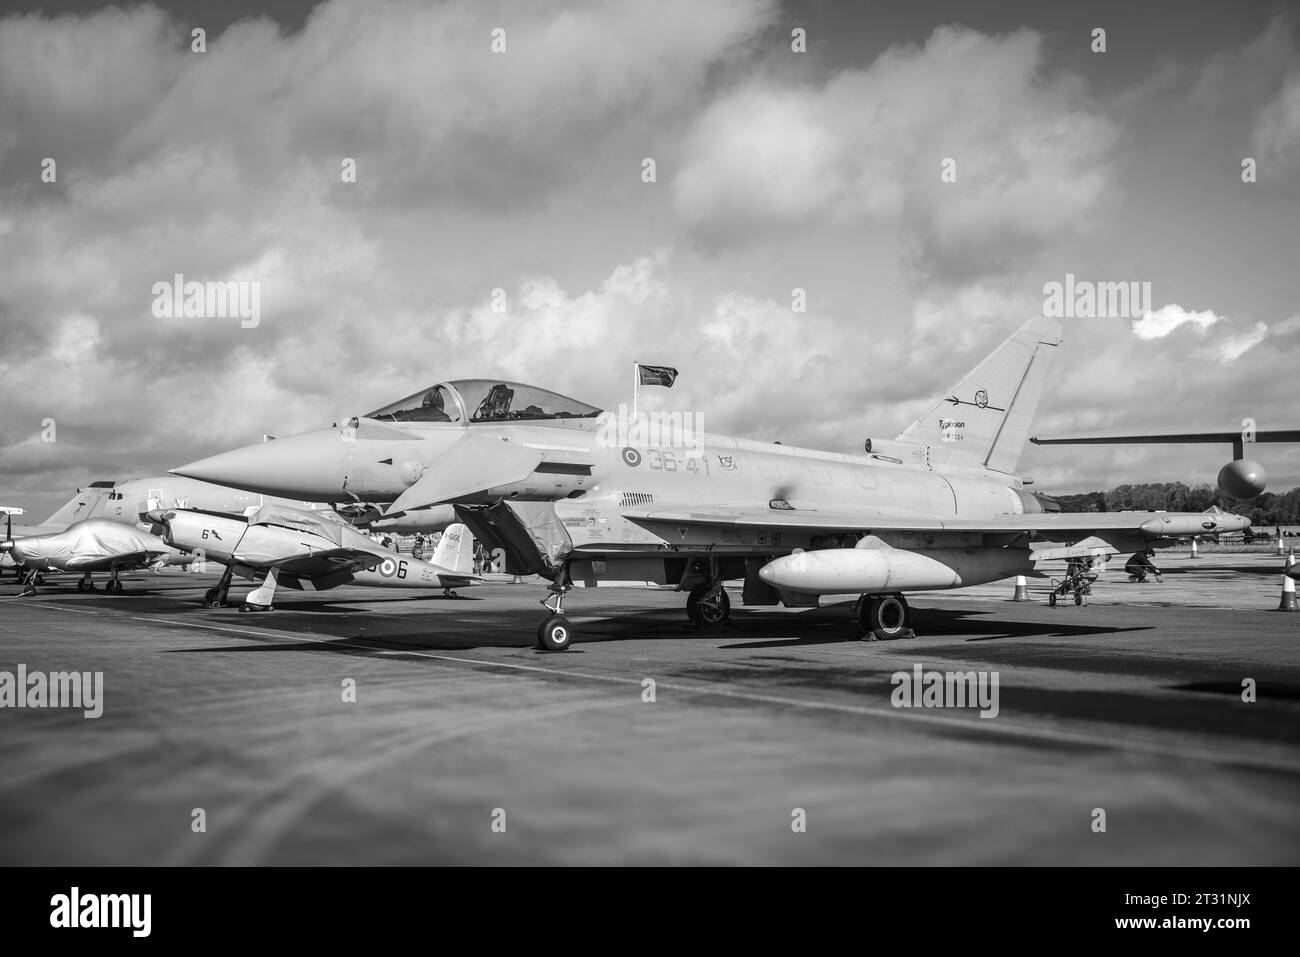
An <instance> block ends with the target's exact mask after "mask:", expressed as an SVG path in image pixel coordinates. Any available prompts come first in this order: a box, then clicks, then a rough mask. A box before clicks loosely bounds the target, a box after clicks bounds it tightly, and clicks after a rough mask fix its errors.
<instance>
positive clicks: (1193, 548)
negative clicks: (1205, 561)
mask: <svg viewBox="0 0 1300 957" xmlns="http://www.w3.org/2000/svg"><path fill="white" fill-rule="evenodd" d="M1192 557H1193V558H1196V557H1197V555H1196V539H1194V538H1193V539H1192Z"/></svg>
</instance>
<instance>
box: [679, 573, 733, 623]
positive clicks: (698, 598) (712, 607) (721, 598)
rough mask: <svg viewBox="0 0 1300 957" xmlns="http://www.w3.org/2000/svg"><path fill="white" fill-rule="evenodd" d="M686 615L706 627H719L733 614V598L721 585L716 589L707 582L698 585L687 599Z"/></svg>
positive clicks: (693, 621)
mask: <svg viewBox="0 0 1300 957" xmlns="http://www.w3.org/2000/svg"><path fill="white" fill-rule="evenodd" d="M686 615H687V617H688V618H690V620H691V622H692V623H694V624H696V625H700V626H702V627H704V628H717V627H718V626H719V625H721V624H724V623H725V622H726V621H727V619H728V618H729V617H730V615H731V599H730V598H728V597H727V590H726V589H725V588H723V587H721V586H720V585H719V586H718V587H717V589H716V591H715V590H714V586H712V585H710V584H708V583H707V582H706V583H705V584H703V585H696V586H695V587H694V588H693V589H691V594H690V596H689V597H687V599H686Z"/></svg>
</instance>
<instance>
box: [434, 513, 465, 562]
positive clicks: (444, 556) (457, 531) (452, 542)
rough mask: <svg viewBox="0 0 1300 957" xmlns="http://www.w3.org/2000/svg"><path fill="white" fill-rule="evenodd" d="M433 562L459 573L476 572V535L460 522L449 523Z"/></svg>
mask: <svg viewBox="0 0 1300 957" xmlns="http://www.w3.org/2000/svg"><path fill="white" fill-rule="evenodd" d="M433 564H435V565H437V566H438V567H439V568H444V569H446V570H448V571H452V572H456V573H457V574H459V575H473V574H474V536H473V535H471V534H470V533H469V529H468V528H466V527H465V526H464V525H462V524H461V523H460V522H456V523H455V524H452V525H448V526H447V530H446V531H445V532H443V533H442V538H441V539H439V540H438V547H437V548H436V549H434V552H433Z"/></svg>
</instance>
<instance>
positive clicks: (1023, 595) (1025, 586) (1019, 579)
mask: <svg viewBox="0 0 1300 957" xmlns="http://www.w3.org/2000/svg"><path fill="white" fill-rule="evenodd" d="M1011 600H1012V601H1029V583H1028V582H1026V581H1025V576H1024V575H1017V576H1016V593H1015V594H1014V595H1012V596H1011Z"/></svg>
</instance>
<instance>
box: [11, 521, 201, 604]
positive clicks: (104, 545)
mask: <svg viewBox="0 0 1300 957" xmlns="http://www.w3.org/2000/svg"><path fill="white" fill-rule="evenodd" d="M0 549H3V550H4V551H5V552H6V553H8V554H9V555H11V556H12V557H13V560H14V562H15V563H16V564H17V565H18V566H20V567H21V568H23V569H24V570H25V572H26V574H25V577H24V580H23V590H22V594H23V595H24V596H28V595H34V594H36V585H37V578H38V576H39V575H40V574H41V573H42V572H50V571H58V572H77V573H80V574H81V578H80V580H78V582H77V591H94V590H95V584H94V581H93V578H92V575H91V573H92V572H108V573H109V579H108V581H107V582H105V583H104V590H105V591H106V592H108V593H109V594H117V595H120V594H121V593H122V592H123V591H124V590H125V589H124V588H123V587H122V583H121V581H119V580H118V575H119V574H120V573H121V572H123V571H127V570H130V569H133V568H144V567H147V566H153V565H157V564H158V563H159V562H160V561H162V560H164V559H166V558H168V557H169V556H172V555H177V554H179V553H178V552H177V551H176V549H174V548H172V547H171V546H170V545H168V544H167V543H166V542H164V541H162V540H161V539H160V538H158V537H157V536H155V535H150V534H149V533H148V532H142V531H140V530H139V529H137V528H132V527H130V526H128V525H123V524H121V523H120V522H110V521H107V520H105V519H99V518H88V519H86V520H85V521H81V522H77V523H75V524H74V525H70V526H69V527H68V528H67V529H65V530H64V531H62V532H51V533H48V534H44V535H31V536H28V537H26V538H19V539H9V540H6V541H5V542H3V543H2V544H0Z"/></svg>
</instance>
